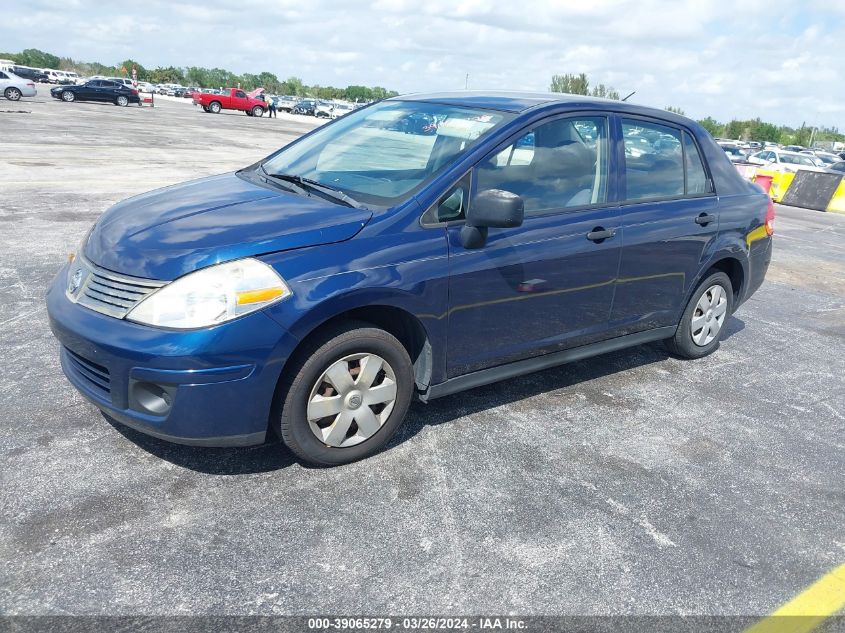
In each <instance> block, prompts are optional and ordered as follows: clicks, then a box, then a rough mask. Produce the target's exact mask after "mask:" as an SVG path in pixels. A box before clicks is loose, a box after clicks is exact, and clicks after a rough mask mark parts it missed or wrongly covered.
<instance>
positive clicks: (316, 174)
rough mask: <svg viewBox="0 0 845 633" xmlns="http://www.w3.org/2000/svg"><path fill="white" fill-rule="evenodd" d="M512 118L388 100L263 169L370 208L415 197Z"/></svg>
mask: <svg viewBox="0 0 845 633" xmlns="http://www.w3.org/2000/svg"><path fill="white" fill-rule="evenodd" d="M508 116H509V115H506V114H505V113H502V112H492V111H489V110H481V109H473V108H462V107H458V106H448V105H442V104H436V103H424V102H416V101H382V102H379V103H377V104H374V105H372V106H370V107H367V108H361V109H359V110H356V111H354V112H352V113H351V114H349V115H347V116H345V117H344V118H342V119H337V122H336V123H332V124H329V125H326V126H325V127H322V128H320V129H318V130H317V131H316V132H314V133H313V134H312V135H311V136H309V137H307V138H304V139H302V140H301V141H299V142H298V143H295V144H293V145H290V146H288V147H286V148H284V149H282V150H281V151H279V152H278V153H277V154H275V155H274V156H272V157H271V158H270V159H268V160H267V161H266V162H265V163H263V167H264V169H265V171H267V173H268V174H271V175H292V176H300V177H302V178H307V179H310V180H314V181H316V182H319V183H321V184H323V185H325V186H327V187H331V188H333V189H339V190H341V191H343V192H344V193H347V194H348V195H349V196H351V197H352V198H354V199H355V200H357V201H360V202H363V203H365V204H367V203H369V204H375V205H379V206H391V205H394V204H396V203H397V202H399V201H401V200H402V199H403V198H405V197H407V196H408V195H410V194H412V193H413V192H415V191H416V190H418V189H419V188H420V187H422V186H423V185H424V184H425V183H426V182H428V181H430V180H431V178H432V177H433V176H434V175H435V174H436V173H437V172H439V171H440V170H441V169H443V168H444V167H446V166H447V165H449V164H450V163H452V162H453V161H454V160H455V158H457V157H458V156H459V155H461V154H462V153H464V152H465V151H466V150H467V149H469V148H470V147H471V146H472V145H474V144H475V143H476V142H477V141H478V139H480V138H481V137H483V136H484V135H486V134H488V133H489V132H490V130H492V129H493V128H494V127H495V126H497V125H499V124H500V123H502V122H503V121H505V120H506V118H507V117H508Z"/></svg>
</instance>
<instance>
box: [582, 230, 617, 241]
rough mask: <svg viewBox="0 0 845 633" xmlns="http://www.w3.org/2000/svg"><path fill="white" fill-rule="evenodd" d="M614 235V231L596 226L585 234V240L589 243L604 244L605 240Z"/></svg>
mask: <svg viewBox="0 0 845 633" xmlns="http://www.w3.org/2000/svg"><path fill="white" fill-rule="evenodd" d="M614 235H616V231H615V230H614V229H605V228H604V227H601V226H597V227H596V228H594V229H593V230H592V231H590V232H589V233H587V239H588V240H590V241H591V242H595V243H596V244H599V243H601V242H604V241H605V240H609V239H610V238H611V237H613V236H614Z"/></svg>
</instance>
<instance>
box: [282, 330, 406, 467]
mask: <svg viewBox="0 0 845 633" xmlns="http://www.w3.org/2000/svg"><path fill="white" fill-rule="evenodd" d="M413 384H414V378H413V368H412V365H411V359H410V358H409V356H408V352H407V351H406V350H405V348H404V347H403V346H402V344H401V343H400V342H399V341H398V340H397V339H396V338H395V337H394V336H392V335H391V334H389V333H387V332H385V331H384V330H380V329H378V328H375V327H372V326H370V325H369V324H367V323H360V322H353V323H348V324H346V325H345V326H344V327H338V328H333V329H331V330H327V331H326V332H324V333H323V335H322V336H320V337H319V338H317V339H315V340H314V341H313V342H312V343H311V344H310V345H309V346H308V347H307V348H306V349H305V350H304V352H303V353H302V354H300V355H299V360H298V362H297V361H295V362H294V364H293V366H292V367H291V368H290V370H289V371H288V372H286V378H285V379H284V382H283V383H282V391H281V393H282V394H283V395H282V397H283V398H284V401H283V404H282V412H281V416H280V418H279V420H278V422H277V427H276V430H277V432H278V433H279V435H281V437H282V440H283V441H284V443H285V444H286V445H287V446H288V448H290V449H291V450H292V451H293V452H294V453H296V454H297V455H298V456H299V457H301V458H302V459H304V460H306V461H309V462H312V463H315V464H321V465H324V466H335V465H339V464H346V463H349V462H353V461H356V460H359V459H362V458H364V457H368V456H370V455H372V454H374V453H376V452H378V451H379V450H381V449H382V448H383V447H384V446H385V445H386V444H387V442H388V441H390V438H391V437H393V435H394V433H395V432H396V430H397V429H398V428H399V426H400V425H401V424H402V421H403V420H404V419H405V414H406V413H407V411H408V406H409V405H410V402H411V394H412V390H413Z"/></svg>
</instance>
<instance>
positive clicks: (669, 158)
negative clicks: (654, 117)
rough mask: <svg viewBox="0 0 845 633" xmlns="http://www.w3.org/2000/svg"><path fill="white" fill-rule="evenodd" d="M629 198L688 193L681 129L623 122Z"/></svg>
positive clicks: (675, 195)
mask: <svg viewBox="0 0 845 633" xmlns="http://www.w3.org/2000/svg"><path fill="white" fill-rule="evenodd" d="M622 138H623V140H624V143H625V180H626V183H627V195H626V198H627V199H628V200H647V199H649V198H674V197H679V196H683V195H684V163H683V158H684V157H683V150H682V148H681V133H680V131H679V130H677V129H675V128H671V127H666V126H664V125H659V124H657V123H651V122H644V121H632V120H623V121H622Z"/></svg>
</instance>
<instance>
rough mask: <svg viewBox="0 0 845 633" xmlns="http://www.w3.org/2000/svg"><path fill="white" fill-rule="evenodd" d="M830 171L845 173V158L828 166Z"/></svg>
mask: <svg viewBox="0 0 845 633" xmlns="http://www.w3.org/2000/svg"><path fill="white" fill-rule="evenodd" d="M827 170H828V171H832V172H836V173H845V160H841V161H839V162H838V163H833V164H832V165H828V166H827Z"/></svg>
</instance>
